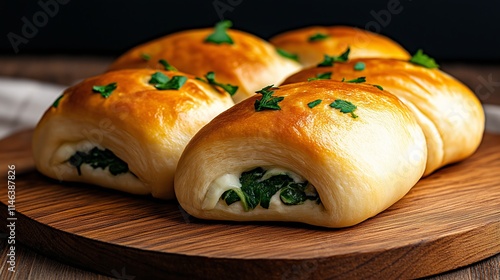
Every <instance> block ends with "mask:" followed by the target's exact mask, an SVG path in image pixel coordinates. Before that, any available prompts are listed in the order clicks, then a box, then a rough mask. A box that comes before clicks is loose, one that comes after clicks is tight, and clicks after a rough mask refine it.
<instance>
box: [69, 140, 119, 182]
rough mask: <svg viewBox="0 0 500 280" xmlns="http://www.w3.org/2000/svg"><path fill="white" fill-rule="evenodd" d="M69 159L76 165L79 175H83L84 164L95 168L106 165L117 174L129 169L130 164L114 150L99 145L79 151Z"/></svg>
mask: <svg viewBox="0 0 500 280" xmlns="http://www.w3.org/2000/svg"><path fill="white" fill-rule="evenodd" d="M68 161H69V163H70V164H71V165H73V166H74V167H76V169H77V170H78V175H82V170H81V166H82V164H89V165H90V166H92V168H94V169H96V168H102V169H106V167H109V169H108V170H109V173H111V174H113V175H115V176H116V175H118V174H121V173H126V172H128V171H129V170H128V164H127V163H126V162H124V161H123V160H121V159H119V158H118V157H117V156H116V155H115V154H113V152H111V151H110V150H108V149H104V150H101V149H99V148H97V147H94V148H92V150H90V151H88V152H80V151H77V152H76V153H75V154H74V155H72V156H71V157H70V158H69V159H68Z"/></svg>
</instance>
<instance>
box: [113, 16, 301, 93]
mask: <svg viewBox="0 0 500 280" xmlns="http://www.w3.org/2000/svg"><path fill="white" fill-rule="evenodd" d="M229 27H230V22H228V21H223V22H221V23H219V24H218V25H217V26H216V27H215V28H204V29H194V30H187V31H181V32H177V33H173V34H170V35H167V36H164V37H162V38H159V39H156V40H154V41H151V42H147V43H145V44H142V45H140V46H137V47H135V48H133V49H131V50H129V51H128V52H126V53H125V54H123V55H122V56H120V57H119V58H118V59H117V60H116V61H115V62H114V63H113V64H112V65H111V66H110V67H109V70H116V69H124V68H152V69H163V67H164V65H162V64H161V63H158V62H159V61H160V60H162V59H164V60H166V61H167V62H168V63H169V64H170V65H172V66H174V67H176V68H177V69H179V71H182V72H185V73H190V74H193V75H196V76H198V77H203V76H204V75H206V74H207V73H208V72H214V73H215V78H216V80H217V82H218V83H221V84H230V85H233V86H237V87H238V89H237V91H236V93H235V94H234V95H233V99H234V101H235V102H239V101H241V100H243V99H245V98H247V97H249V96H252V95H254V94H255V91H256V90H259V89H261V88H262V87H264V86H266V85H269V84H278V83H281V82H282V81H283V80H284V79H285V78H286V77H287V76H289V75H291V74H292V73H294V72H297V71H298V70H300V69H301V66H300V64H299V63H298V62H296V61H294V60H293V59H290V58H286V57H283V56H281V55H280V54H279V53H278V52H277V50H276V49H275V48H274V47H273V46H272V45H271V44H270V43H268V42H266V41H264V40H262V39H260V38H258V37H256V36H254V35H251V34H249V33H246V32H242V31H238V30H233V29H229ZM214 35H217V36H219V37H221V38H219V37H217V36H216V37H215V39H214V40H210V39H209V38H212V37H213V36H214ZM211 36H212V37H211Z"/></svg>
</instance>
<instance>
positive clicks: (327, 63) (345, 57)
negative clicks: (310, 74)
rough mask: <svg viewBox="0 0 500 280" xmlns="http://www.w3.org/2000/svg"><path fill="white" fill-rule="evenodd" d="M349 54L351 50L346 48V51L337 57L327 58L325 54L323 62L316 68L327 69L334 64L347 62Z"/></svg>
mask: <svg viewBox="0 0 500 280" xmlns="http://www.w3.org/2000/svg"><path fill="white" fill-rule="evenodd" d="M350 52H351V48H350V47H347V49H346V50H345V51H344V52H343V53H342V54H341V55H339V56H329V55H327V54H325V55H324V59H323V61H322V62H321V63H319V64H318V67H329V66H333V64H334V63H335V62H346V61H347V60H349V53H350Z"/></svg>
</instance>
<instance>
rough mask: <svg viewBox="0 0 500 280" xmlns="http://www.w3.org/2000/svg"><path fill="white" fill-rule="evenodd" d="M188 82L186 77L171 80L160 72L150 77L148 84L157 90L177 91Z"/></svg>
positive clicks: (174, 77) (175, 77)
mask: <svg viewBox="0 0 500 280" xmlns="http://www.w3.org/2000/svg"><path fill="white" fill-rule="evenodd" d="M187 80H188V78H187V77H186V76H173V77H172V78H171V79H170V78H169V77H168V76H167V75H165V74H163V73H162V72H156V73H154V74H153V75H151V79H150V80H149V83H150V84H152V85H154V87H155V88H156V89H159V90H169V89H170V90H179V89H180V88H181V87H182V86H183V85H184V84H185V83H186V81H187Z"/></svg>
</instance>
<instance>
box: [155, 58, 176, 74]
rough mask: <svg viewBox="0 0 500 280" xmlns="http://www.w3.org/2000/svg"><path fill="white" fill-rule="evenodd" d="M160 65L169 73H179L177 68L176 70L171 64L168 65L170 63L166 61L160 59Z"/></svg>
mask: <svg viewBox="0 0 500 280" xmlns="http://www.w3.org/2000/svg"><path fill="white" fill-rule="evenodd" d="M158 63H160V64H161V65H163V68H164V69H165V70H167V71H174V72H177V71H178V70H177V68H175V67H174V66H172V65H171V64H170V63H168V61H166V60H165V59H160V60H159V61H158Z"/></svg>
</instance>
